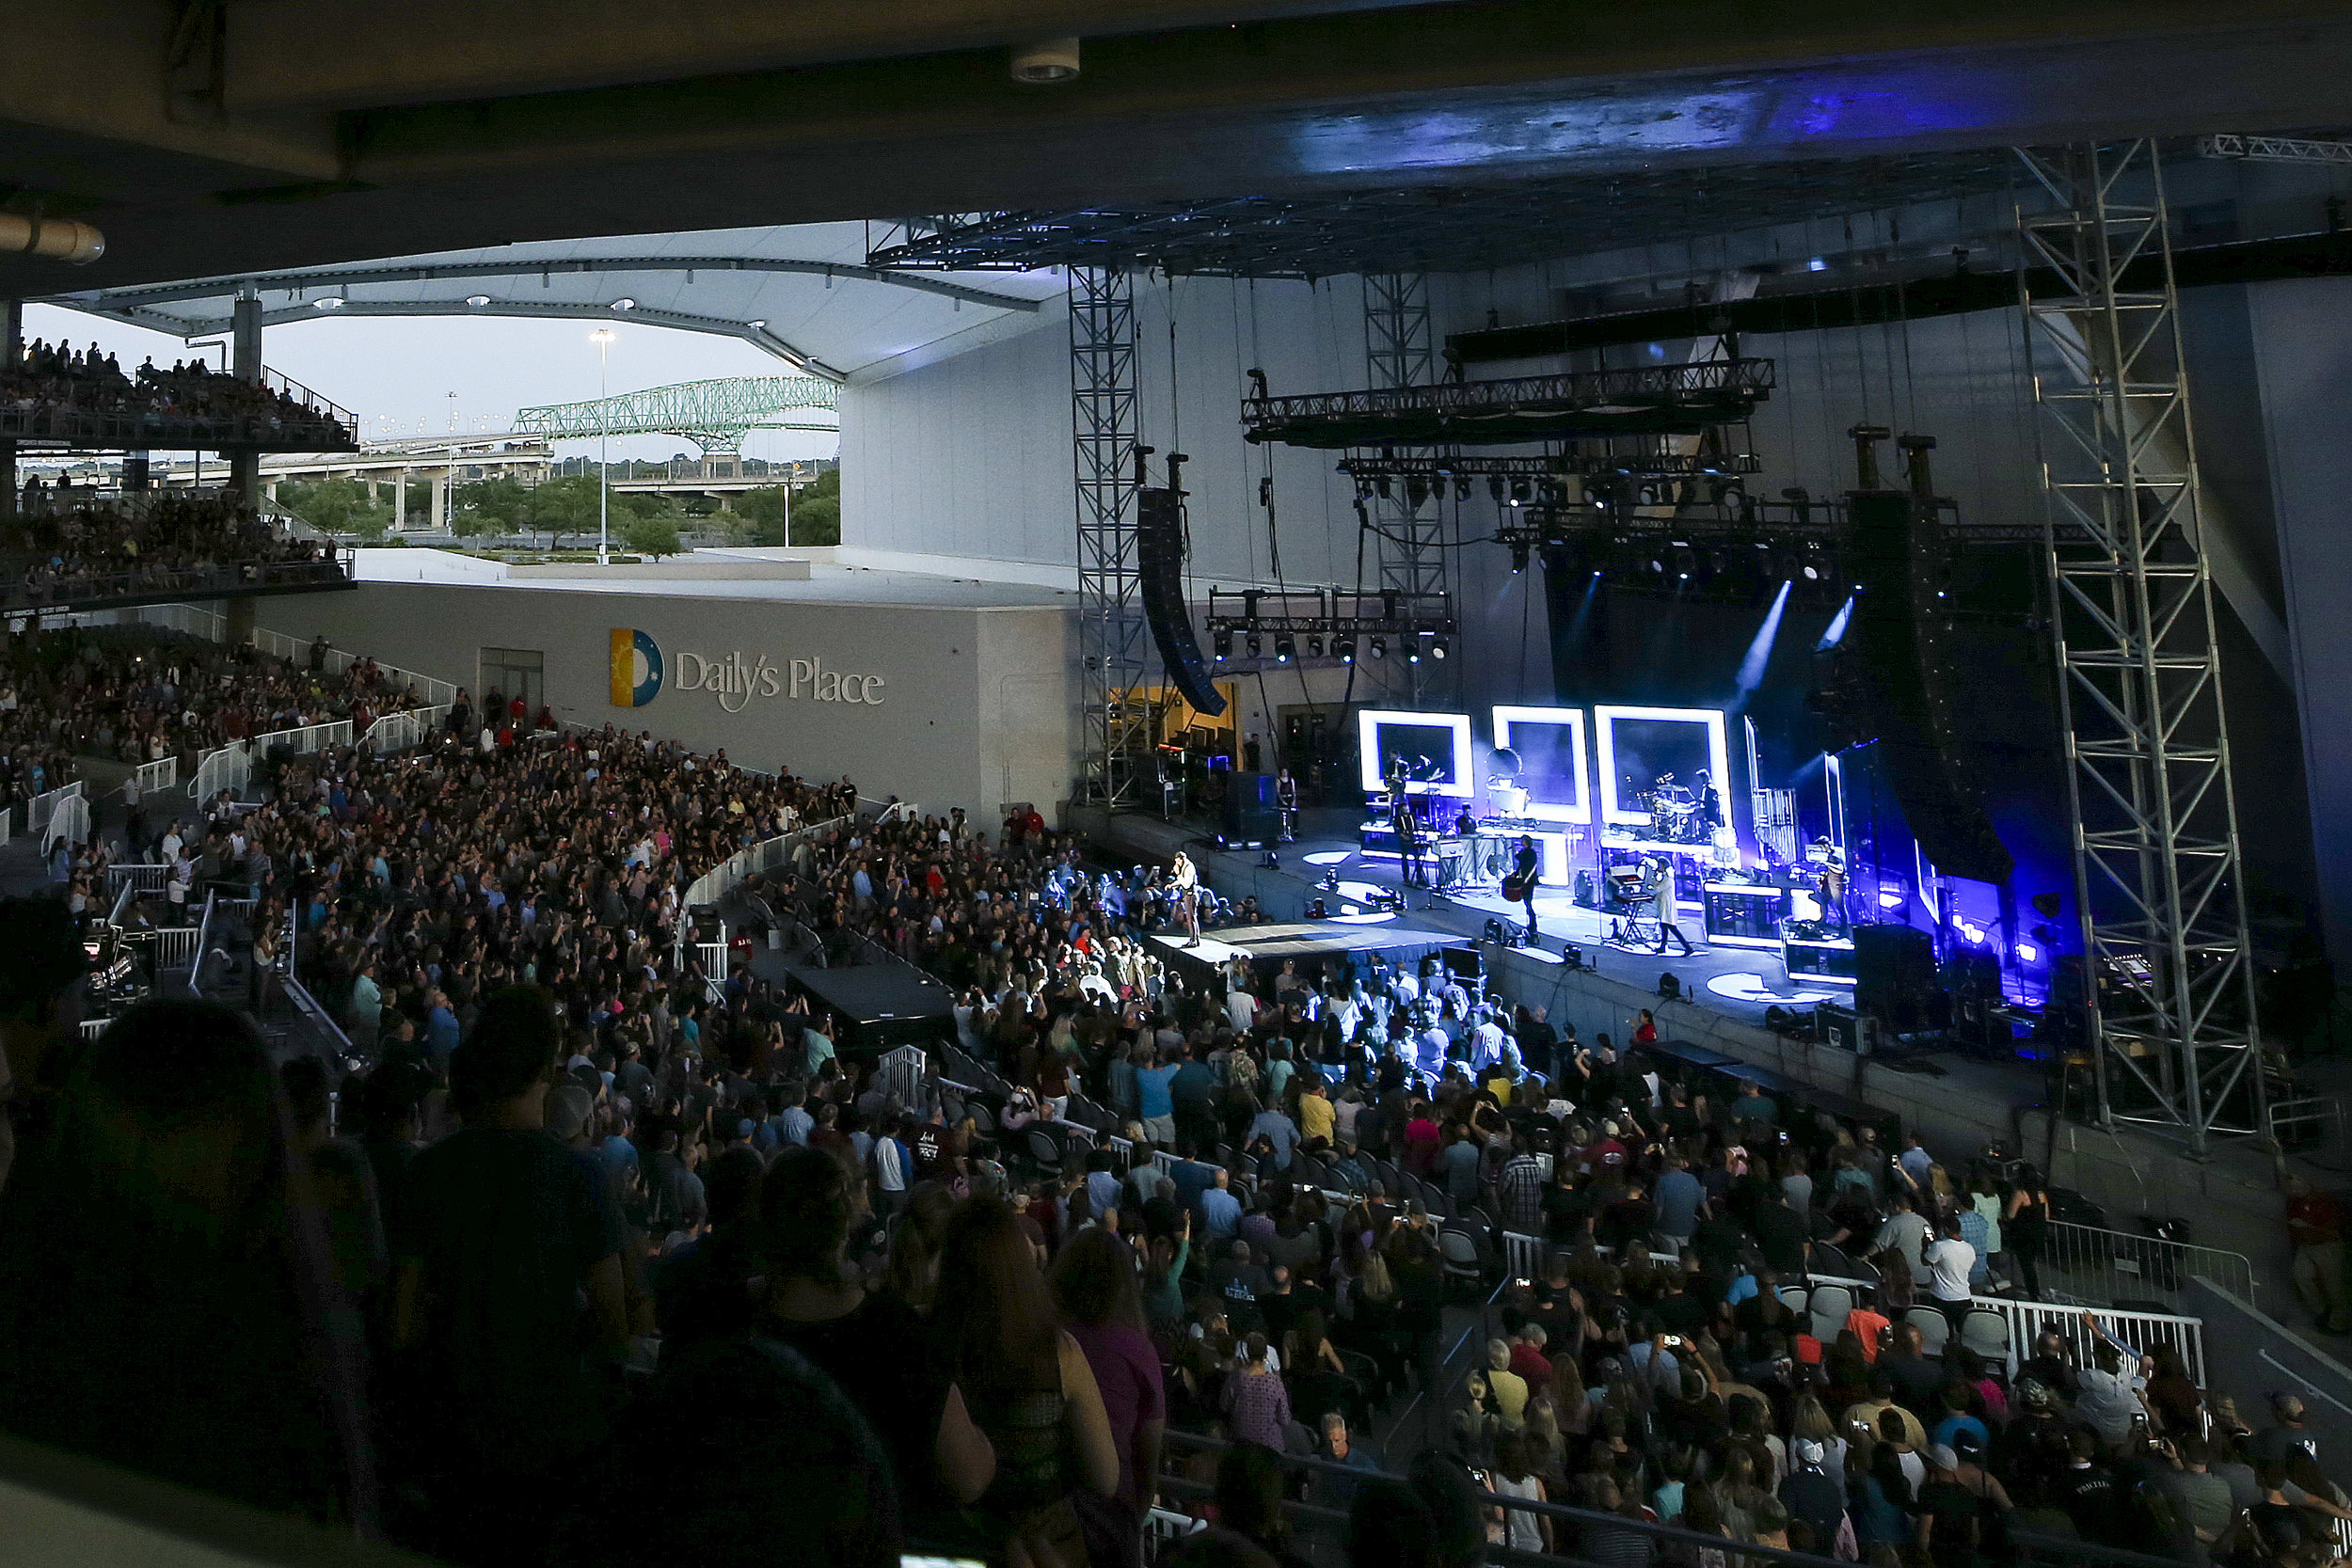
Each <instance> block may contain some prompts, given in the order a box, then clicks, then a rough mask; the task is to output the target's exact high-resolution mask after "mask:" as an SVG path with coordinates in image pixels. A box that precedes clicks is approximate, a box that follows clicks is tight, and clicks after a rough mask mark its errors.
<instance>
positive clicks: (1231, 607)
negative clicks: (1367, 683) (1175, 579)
mask: <svg viewBox="0 0 2352 1568" xmlns="http://www.w3.org/2000/svg"><path fill="white" fill-rule="evenodd" d="M1208 611H1209V612H1208V616H1207V621H1206V625H1207V629H1208V632H1209V637H1210V645H1211V646H1212V647H1213V648H1215V649H1216V658H1217V660H1218V662H1220V663H1223V662H1226V661H1227V660H1228V659H1229V658H1230V657H1231V654H1232V646H1233V639H1234V638H1235V637H1236V636H1239V637H1240V638H1241V639H1242V645H1243V647H1244V648H1245V649H1246V650H1247V652H1248V657H1251V658H1263V657H1265V653H1266V647H1267V644H1268V643H1269V642H1271V644H1272V645H1273V662H1275V663H1277V664H1292V663H1296V662H1298V661H1299V660H1300V657H1301V654H1302V651H1303V654H1304V657H1305V658H1307V659H1309V660H1319V659H1323V658H1326V657H1329V658H1334V659H1336V660H1338V661H1339V662H1340V663H1342V664H1353V663H1354V662H1355V661H1356V653H1357V649H1358V647H1359V645H1361V644H1362V643H1363V641H1365V640H1367V639H1369V640H1370V643H1371V650H1372V655H1373V657H1375V658H1378V657H1381V656H1383V655H1384V654H1386V653H1387V652H1388V640H1389V639H1390V638H1392V637H1393V638H1398V639H1401V640H1404V641H1424V640H1427V639H1430V638H1450V637H1453V636H1454V635H1455V634H1456V632H1457V630H1458V628H1457V627H1456V626H1455V624H1454V610H1453V605H1452V601H1451V599H1450V598H1449V597H1448V596H1447V595H1446V594H1409V593H1406V592H1403V591H1401V590H1362V589H1352V588H1298V589H1288V590H1276V589H1260V588H1251V589H1242V590H1238V591H1232V590H1226V589H1212V590H1210V593H1209V606H1208Z"/></svg>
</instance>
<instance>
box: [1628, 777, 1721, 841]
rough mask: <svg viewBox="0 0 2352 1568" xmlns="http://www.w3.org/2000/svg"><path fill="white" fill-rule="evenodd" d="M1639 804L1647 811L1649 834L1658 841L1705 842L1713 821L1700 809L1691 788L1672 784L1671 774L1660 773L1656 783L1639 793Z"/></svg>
mask: <svg viewBox="0 0 2352 1568" xmlns="http://www.w3.org/2000/svg"><path fill="white" fill-rule="evenodd" d="M1640 799H1641V801H1642V807H1643V809H1644V810H1645V811H1647V812H1648V813H1649V827H1650V837H1651V838H1653V839H1655V840H1656V841H1657V842H1659V843H1661V844H1705V843H1706V842H1707V841H1708V832H1709V830H1710V829H1711V828H1712V827H1713V824H1712V823H1710V822H1708V820H1707V819H1706V817H1705V816H1703V815H1702V814H1701V813H1700V811H1699V803H1698V801H1697V800H1693V799H1692V795H1691V791H1690V790H1689V789H1688V788H1687V787H1686V786H1684V785H1682V784H1677V783H1675V776H1674V775H1673V774H1672V773H1661V774H1660V775H1659V776H1658V783H1657V784H1655V785H1654V786H1653V787H1651V788H1649V789H1645V790H1644V791H1642V793H1641V797H1640Z"/></svg>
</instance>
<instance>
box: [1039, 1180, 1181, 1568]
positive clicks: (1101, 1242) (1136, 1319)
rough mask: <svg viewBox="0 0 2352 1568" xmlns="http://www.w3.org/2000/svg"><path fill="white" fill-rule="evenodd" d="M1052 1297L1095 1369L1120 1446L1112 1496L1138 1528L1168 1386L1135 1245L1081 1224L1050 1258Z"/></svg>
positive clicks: (1156, 1467) (1153, 1484)
mask: <svg viewBox="0 0 2352 1568" xmlns="http://www.w3.org/2000/svg"><path fill="white" fill-rule="evenodd" d="M1054 1303H1055V1305H1056V1306H1057V1307H1060V1308H1061V1311H1062V1316H1063V1317H1064V1318H1065V1319H1066V1320H1067V1321H1068V1323H1069V1324H1070V1335H1071V1338H1074V1339H1076V1340H1077V1341H1078V1348H1079V1349H1080V1350H1082V1351H1084V1352H1086V1358H1087V1365H1088V1366H1089V1367H1090V1368H1091V1369H1093V1371H1094V1382H1095V1386H1096V1387H1097V1388H1098V1389H1100V1390H1101V1392H1102V1395H1103V1411H1104V1416H1105V1417H1106V1418H1108V1419H1109V1421H1110V1429H1111V1442H1112V1444H1113V1445H1114V1446H1115V1447H1116V1448H1117V1449H1118V1450H1119V1491H1118V1494H1117V1496H1118V1498H1119V1501H1120V1506H1121V1507H1122V1508H1124V1509H1125V1510H1126V1511H1127V1512H1128V1514H1129V1515H1130V1518H1131V1521H1132V1528H1136V1529H1140V1528H1142V1522H1143V1513H1142V1511H1143V1509H1144V1508H1145V1507H1146V1506H1147V1505H1148V1504H1149V1503H1150V1502H1151V1500H1152V1497H1153V1496H1154V1495H1155V1494H1156V1492H1157V1490H1158V1477H1159V1473H1160V1447H1161V1440H1162V1437H1163V1436H1164V1434H1165V1433H1167V1431H1168V1391H1167V1388H1166V1386H1165V1385H1164V1384H1163V1382H1162V1381H1161V1377H1160V1356H1159V1353H1158V1352H1157V1351H1156V1350H1154V1349H1152V1341H1151V1339H1150V1338H1149V1337H1148V1336H1146V1334H1145V1333H1144V1323H1143V1292H1142V1291H1141V1289H1140V1288H1139V1286H1138V1285H1137V1283H1136V1256H1135V1253H1134V1251H1133V1249H1132V1248H1130V1247H1129V1246H1128V1245H1127V1243H1125V1242H1123V1241H1120V1239H1119V1237H1117V1236H1116V1235H1113V1234H1112V1233H1111V1232H1110V1231H1108V1230H1104V1229H1102V1228H1100V1227H1093V1228H1089V1229H1087V1230H1082V1231H1080V1232H1079V1233H1078V1234H1077V1235H1076V1236H1075V1237H1073V1239H1072V1240H1071V1242H1070V1244H1069V1245H1067V1246H1065V1247H1063V1248H1062V1249H1061V1256H1060V1257H1059V1258H1057V1259H1055V1260H1054Z"/></svg>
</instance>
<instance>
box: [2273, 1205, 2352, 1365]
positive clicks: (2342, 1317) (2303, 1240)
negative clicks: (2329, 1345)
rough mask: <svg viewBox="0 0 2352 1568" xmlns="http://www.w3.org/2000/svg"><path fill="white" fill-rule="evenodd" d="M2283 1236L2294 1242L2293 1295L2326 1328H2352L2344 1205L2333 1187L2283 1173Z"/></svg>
mask: <svg viewBox="0 0 2352 1568" xmlns="http://www.w3.org/2000/svg"><path fill="white" fill-rule="evenodd" d="M2286 1195H2287V1213H2286V1219H2287V1240H2288V1241H2289V1242H2290V1243H2293V1245H2294V1247H2295V1269H2294V1274H2295V1295H2296V1300H2298V1301H2300V1302H2301V1303H2302V1304H2303V1305H2304V1307H2306V1308H2308V1309H2309V1310H2310V1312H2311V1314H2312V1317H2313V1318H2316V1319H2317V1320H2318V1321H2319V1326H2320V1328H2321V1330H2322V1331H2324V1332H2326V1333H2328V1334H2345V1333H2352V1289H2348V1288H2347V1284H2346V1281H2345V1278H2344V1219H2345V1214H2344V1203H2343V1201H2342V1200H2341V1199H2339V1198H2338V1197H2337V1196H2335V1195H2334V1194H2333V1193H2326V1192H2322V1191H2320V1190H2319V1189H2318V1188H2317V1187H2314V1186H2312V1184H2311V1183H2310V1182H2309V1181H2306V1180H2303V1179H2302V1178H2301V1177H2299V1176H2290V1177H2288V1178H2287V1184H2286Z"/></svg>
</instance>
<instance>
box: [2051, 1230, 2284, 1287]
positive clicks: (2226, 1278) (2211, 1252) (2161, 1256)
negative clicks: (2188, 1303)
mask: <svg viewBox="0 0 2352 1568" xmlns="http://www.w3.org/2000/svg"><path fill="white" fill-rule="evenodd" d="M2040 1269H2041V1272H2042V1275H2043V1277H2044V1280H2045V1282H2046V1281H2047V1279H2048V1276H2049V1275H2053V1274H2056V1275H2063V1276H2065V1280H2066V1283H2067V1284H2068V1285H2069V1286H2071V1287H2073V1288H2074V1290H2075V1291H2076V1293H2081V1291H2082V1290H2083V1288H2084V1287H2086V1286H2089V1287H2096V1288H2104V1292H2105V1294H2106V1299H2107V1300H2108V1301H2110V1302H2112V1301H2114V1300H2116V1299H2117V1298H2118V1297H2120V1296H2125V1295H2132V1296H2161V1297H2163V1298H2164V1299H2165V1300H2166V1302H2167V1303H2168V1304H2169V1305H2171V1306H2176V1307H2177V1306H2179V1305H2181V1303H2182V1301H2183V1300H2184V1299H2185V1292H2184V1290H2183V1287H2184V1286H2185V1285H2186V1284H2187V1282H2188V1281H2189V1280H2191V1279H2196V1278H2205V1279H2211V1280H2213V1281H2214V1282H2215V1283H2216V1284H2218V1285H2221V1286H2224V1287H2226V1288H2227V1289H2229V1290H2231V1291H2235V1292H2236V1293H2237V1294H2239V1295H2241V1296H2244V1297H2245V1298H2246V1299H2247V1300H2249V1301H2253V1300H2256V1299H2258V1298H2257V1297H2256V1295H2255V1286H2256V1281H2255V1277H2254V1265H2253V1262H2252V1261H2251V1260H2250V1259H2248V1257H2247V1256H2246V1254H2244V1253H2242V1252H2232V1251H2230V1250H2228V1249H2227V1248H2224V1247H2210V1246H2200V1245H2198V1244H2196V1243H2191V1242H2174V1241H2168V1240H2167V1239H2165V1238H2164V1237H2161V1236H2142V1235H2134V1234H2133V1233H2131V1232H2130V1231H2125V1230H2110V1229H2106V1228H2105V1227H2099V1226H2093V1225H2077V1224H2075V1223H2074V1221H2072V1220H2051V1221H2049V1222H2047V1223H2046V1224H2045V1225H2044V1227H2043V1241H2042V1256H2041V1259H2040Z"/></svg>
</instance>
